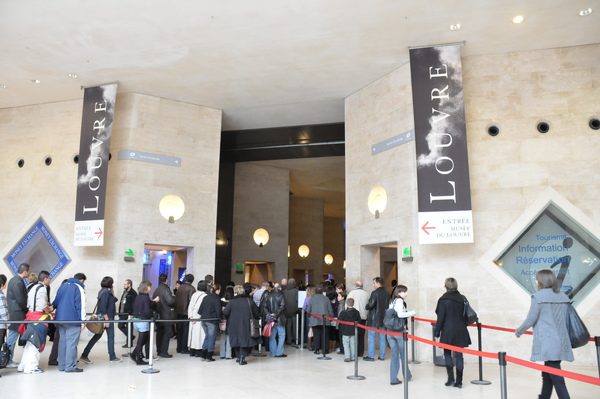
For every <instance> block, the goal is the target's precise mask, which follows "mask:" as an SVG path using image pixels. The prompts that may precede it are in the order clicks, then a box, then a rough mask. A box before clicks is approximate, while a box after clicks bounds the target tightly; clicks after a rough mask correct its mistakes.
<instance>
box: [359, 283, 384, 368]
mask: <svg viewBox="0 0 600 399" xmlns="http://www.w3.org/2000/svg"><path fill="white" fill-rule="evenodd" d="M373 288H375V291H373V292H371V297H370V298H369V303H368V304H367V310H368V311H369V315H368V316H367V326H369V327H373V328H377V329H379V330H385V327H384V326H383V317H384V316H385V310H386V309H387V308H388V306H389V299H390V296H389V294H388V293H387V292H386V291H385V288H383V279H382V278H381V277H375V278H374V279H373ZM375 334H377V335H378V336H379V357H378V359H379V360H384V359H385V347H386V338H385V334H383V333H375V331H371V330H369V335H368V338H367V356H365V357H363V360H366V361H369V362H372V361H374V360H375Z"/></svg>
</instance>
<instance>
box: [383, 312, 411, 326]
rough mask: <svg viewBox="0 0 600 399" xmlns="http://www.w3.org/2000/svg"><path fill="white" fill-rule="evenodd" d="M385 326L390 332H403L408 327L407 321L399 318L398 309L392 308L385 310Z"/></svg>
mask: <svg viewBox="0 0 600 399" xmlns="http://www.w3.org/2000/svg"><path fill="white" fill-rule="evenodd" d="M383 325H384V326H385V328H387V329H388V330H390V331H403V330H404V327H405V326H406V319H404V318H402V317H398V313H396V309H394V308H393V307H391V308H388V309H386V310H385V314H384V315H383Z"/></svg>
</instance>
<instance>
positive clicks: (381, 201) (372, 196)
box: [367, 186, 387, 219]
mask: <svg viewBox="0 0 600 399" xmlns="http://www.w3.org/2000/svg"><path fill="white" fill-rule="evenodd" d="M367 203H368V205H369V212H371V213H372V214H373V215H375V219H379V215H380V214H381V212H383V211H384V210H385V207H386V206H387V193H386V191H385V188H383V187H382V186H376V187H373V189H372V190H371V192H370V193H369V199H368V201H367Z"/></svg>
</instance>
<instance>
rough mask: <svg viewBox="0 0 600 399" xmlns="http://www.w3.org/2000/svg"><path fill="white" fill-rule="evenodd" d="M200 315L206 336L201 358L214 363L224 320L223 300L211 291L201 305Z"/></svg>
mask: <svg viewBox="0 0 600 399" xmlns="http://www.w3.org/2000/svg"><path fill="white" fill-rule="evenodd" d="M198 314H199V316H200V319H202V321H201V325H202V329H203V330H204V334H205V338H204V342H203V343H202V349H201V350H200V357H201V358H203V359H205V360H206V361H207V362H214V361H215V359H213V357H212V355H213V353H215V342H216V341H217V335H218V334H219V321H221V319H222V318H223V312H222V311H221V298H220V297H219V295H218V294H216V293H215V292H214V290H211V291H210V293H209V294H208V295H207V296H205V297H204V299H203V300H202V304H200V309H199V310H198Z"/></svg>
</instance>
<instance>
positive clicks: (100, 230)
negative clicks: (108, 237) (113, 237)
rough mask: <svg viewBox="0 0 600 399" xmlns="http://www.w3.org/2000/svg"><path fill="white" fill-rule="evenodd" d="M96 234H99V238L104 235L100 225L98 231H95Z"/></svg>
mask: <svg viewBox="0 0 600 399" xmlns="http://www.w3.org/2000/svg"><path fill="white" fill-rule="evenodd" d="M94 234H97V235H98V237H97V238H100V237H102V229H101V228H100V227H98V231H95V232H94Z"/></svg>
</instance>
